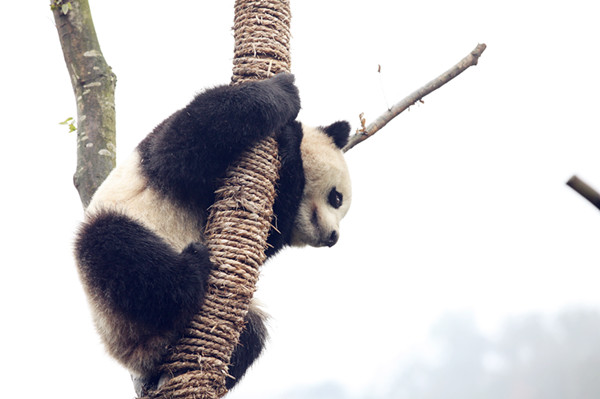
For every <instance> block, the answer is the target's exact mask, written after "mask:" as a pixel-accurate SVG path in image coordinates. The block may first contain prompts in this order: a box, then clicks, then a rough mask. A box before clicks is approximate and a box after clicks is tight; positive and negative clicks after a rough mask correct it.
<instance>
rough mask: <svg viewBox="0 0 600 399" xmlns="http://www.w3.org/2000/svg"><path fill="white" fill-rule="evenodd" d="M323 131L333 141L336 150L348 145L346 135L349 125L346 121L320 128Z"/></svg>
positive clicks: (348, 131)
mask: <svg viewBox="0 0 600 399" xmlns="http://www.w3.org/2000/svg"><path fill="white" fill-rule="evenodd" d="M321 129H323V131H324V132H325V133H327V135H328V136H329V137H331V138H332V139H333V142H334V143H335V145H336V146H337V147H338V148H340V149H341V148H344V146H345V145H346V144H348V135H349V133H350V124H349V123H348V122H346V121H338V122H334V123H332V124H331V125H329V126H326V127H322V128H321Z"/></svg>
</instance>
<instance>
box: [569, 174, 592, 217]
mask: <svg viewBox="0 0 600 399" xmlns="http://www.w3.org/2000/svg"><path fill="white" fill-rule="evenodd" d="M567 186H569V187H571V188H572V189H573V190H575V191H576V192H577V193H579V194H580V195H581V196H582V197H583V198H585V199H586V200H588V201H590V202H591V203H592V205H594V206H595V207H596V208H598V209H600V194H599V193H598V192H597V191H596V190H594V189H593V188H592V187H590V186H589V185H587V184H586V183H585V182H584V181H583V180H581V179H580V178H579V177H577V176H573V177H571V178H570V179H569V180H568V181H567Z"/></svg>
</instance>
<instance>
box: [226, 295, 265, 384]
mask: <svg viewBox="0 0 600 399" xmlns="http://www.w3.org/2000/svg"><path fill="white" fill-rule="evenodd" d="M266 318H267V316H266V314H265V313H264V312H262V311H261V310H260V309H259V308H258V307H256V306H253V305H252V304H251V305H250V309H249V310H248V313H247V315H246V318H245V320H244V322H245V325H244V329H243V330H242V333H241V334H240V340H239V342H238V344H237V346H236V347H235V348H234V350H233V354H232V355H231V364H230V365H229V370H228V372H229V376H228V377H227V380H226V381H225V387H226V388H227V389H228V390H229V389H231V388H233V387H234V386H235V385H236V384H237V383H238V382H239V381H240V379H241V378H242V377H243V376H244V374H245V373H246V371H247V370H248V368H249V367H250V366H251V365H252V363H254V361H255V360H256V359H257V358H258V356H260V354H261V352H262V350H263V348H264V346H265V341H266V340H267V329H266V327H265V323H264V322H265V319H266Z"/></svg>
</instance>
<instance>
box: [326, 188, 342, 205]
mask: <svg viewBox="0 0 600 399" xmlns="http://www.w3.org/2000/svg"><path fill="white" fill-rule="evenodd" d="M327 199H328V201H329V205H331V206H332V207H334V208H335V209H338V208H339V207H340V206H342V203H343V202H344V196H343V195H342V193H340V192H339V191H337V190H336V189H335V187H334V188H332V189H331V191H330V192H329V197H328V198H327Z"/></svg>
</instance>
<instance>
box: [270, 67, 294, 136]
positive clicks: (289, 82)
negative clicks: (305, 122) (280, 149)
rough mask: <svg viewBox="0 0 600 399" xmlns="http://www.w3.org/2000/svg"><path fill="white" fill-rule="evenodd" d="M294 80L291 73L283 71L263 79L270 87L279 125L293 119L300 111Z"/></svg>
mask: <svg viewBox="0 0 600 399" xmlns="http://www.w3.org/2000/svg"><path fill="white" fill-rule="evenodd" d="M294 80H295V77H294V75H293V74H291V73H286V72H284V73H279V74H277V75H275V76H273V77H272V78H270V79H267V80H265V81H263V82H264V83H265V84H267V85H268V86H269V88H270V89H271V90H270V91H271V94H272V96H273V104H274V105H275V107H276V110H275V112H276V114H277V116H278V117H279V118H281V122H280V123H279V125H280V126H282V125H284V124H286V123H288V122H290V121H293V120H295V119H296V117H297V116H298V113H299V112H300V94H299V92H298V88H297V87H296V85H295V84H294Z"/></svg>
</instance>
